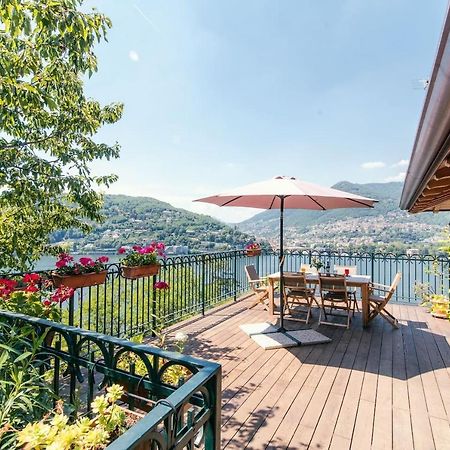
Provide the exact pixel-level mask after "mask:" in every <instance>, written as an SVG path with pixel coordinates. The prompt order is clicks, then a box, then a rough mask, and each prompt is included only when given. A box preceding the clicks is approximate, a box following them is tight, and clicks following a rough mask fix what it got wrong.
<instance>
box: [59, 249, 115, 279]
mask: <svg viewBox="0 0 450 450" xmlns="http://www.w3.org/2000/svg"><path fill="white" fill-rule="evenodd" d="M108 261H109V258H108V257H107V256H100V257H99V258H97V259H95V260H94V259H92V258H88V257H82V258H80V259H79V260H78V261H75V260H74V258H73V256H71V255H69V254H68V253H61V254H60V255H59V256H58V261H56V264H55V266H56V269H55V270H54V272H55V273H57V274H58V275H81V274H84V273H99V272H102V271H104V270H106V263H107V262H108Z"/></svg>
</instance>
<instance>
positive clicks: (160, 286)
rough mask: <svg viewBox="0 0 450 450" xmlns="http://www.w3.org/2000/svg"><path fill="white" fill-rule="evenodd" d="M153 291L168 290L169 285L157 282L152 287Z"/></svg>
mask: <svg viewBox="0 0 450 450" xmlns="http://www.w3.org/2000/svg"><path fill="white" fill-rule="evenodd" d="M153 286H154V288H155V289H160V290H163V289H169V285H168V284H167V283H166V282H165V281H157V282H156V283H155V284H154V285H153Z"/></svg>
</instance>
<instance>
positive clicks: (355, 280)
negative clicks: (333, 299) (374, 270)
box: [264, 272, 371, 327]
mask: <svg viewBox="0 0 450 450" xmlns="http://www.w3.org/2000/svg"><path fill="white" fill-rule="evenodd" d="M286 273H289V275H292V272H285V274H286ZM264 278H266V279H267V281H268V284H269V314H271V315H273V314H274V312H275V285H276V284H277V283H278V282H279V281H280V272H275V273H271V274H270V275H267V276H266V277H264ZM306 281H307V282H308V283H309V284H319V275H318V274H314V273H306ZM346 281H347V286H348V287H355V288H359V289H360V290H361V303H362V308H361V313H362V322H363V326H364V327H366V326H367V325H368V324H369V284H370V281H371V279H370V276H369V275H348V276H346Z"/></svg>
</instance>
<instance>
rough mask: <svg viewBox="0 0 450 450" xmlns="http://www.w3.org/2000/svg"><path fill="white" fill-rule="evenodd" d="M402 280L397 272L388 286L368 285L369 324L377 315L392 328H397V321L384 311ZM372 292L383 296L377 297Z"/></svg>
mask: <svg viewBox="0 0 450 450" xmlns="http://www.w3.org/2000/svg"><path fill="white" fill-rule="evenodd" d="M401 278H402V274H401V272H397V274H396V275H395V277H394V280H393V281H392V284H391V285H390V286H386V285H384V284H378V283H370V285H369V309H370V311H369V322H370V321H371V320H373V319H375V317H376V316H378V314H379V315H380V316H381V317H383V318H384V319H386V320H387V321H388V322H389V323H390V324H391V325H392V326H393V327H395V328H398V320H397V319H396V318H395V317H394V316H393V315H392V314H391V313H390V312H389V311H388V310H387V309H386V305H387V304H388V303H389V300H391V298H392V297H393V295H394V294H395V291H396V290H397V286H398V284H399V283H400V279H401ZM374 291H377V292H381V293H383V295H377V294H375V293H374Z"/></svg>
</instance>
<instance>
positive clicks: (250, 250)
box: [245, 248, 261, 256]
mask: <svg viewBox="0 0 450 450" xmlns="http://www.w3.org/2000/svg"><path fill="white" fill-rule="evenodd" d="M245 254H246V255H247V256H259V255H260V254H261V249H260V248H248V249H247V250H245Z"/></svg>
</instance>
